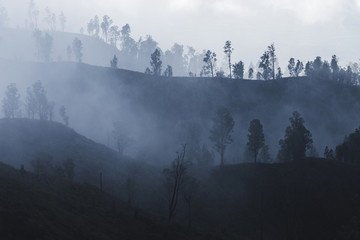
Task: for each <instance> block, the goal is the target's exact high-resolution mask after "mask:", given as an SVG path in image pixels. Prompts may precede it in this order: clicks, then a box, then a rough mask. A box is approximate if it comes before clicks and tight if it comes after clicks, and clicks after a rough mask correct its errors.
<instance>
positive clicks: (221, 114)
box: [209, 107, 235, 166]
mask: <svg viewBox="0 0 360 240" xmlns="http://www.w3.org/2000/svg"><path fill="white" fill-rule="evenodd" d="M234 125H235V122H234V119H233V117H232V116H231V114H230V112H229V110H228V109H227V108H225V107H219V108H218V110H217V111H216V115H215V117H214V118H213V127H212V129H211V130H210V137H209V138H210V140H211V141H212V142H214V147H215V149H216V151H217V152H219V153H220V165H221V166H223V165H224V153H225V150H226V145H228V144H231V143H232V142H233V139H232V137H231V133H232V132H233V128H234Z"/></svg>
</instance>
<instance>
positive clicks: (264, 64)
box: [259, 51, 272, 80]
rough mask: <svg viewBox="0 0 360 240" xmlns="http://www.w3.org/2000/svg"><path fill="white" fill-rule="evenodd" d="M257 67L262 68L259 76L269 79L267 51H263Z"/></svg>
mask: <svg viewBox="0 0 360 240" xmlns="http://www.w3.org/2000/svg"><path fill="white" fill-rule="evenodd" d="M259 68H260V69H262V73H261V76H262V78H263V79H264V80H269V79H270V78H271V75H272V72H271V62H270V55H269V52H267V51H266V52H264V53H263V55H262V56H261V58H260V63H259Z"/></svg>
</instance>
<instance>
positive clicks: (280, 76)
mask: <svg viewBox="0 0 360 240" xmlns="http://www.w3.org/2000/svg"><path fill="white" fill-rule="evenodd" d="M282 77H283V73H282V71H281V67H278V70H277V73H276V79H281V78H282Z"/></svg>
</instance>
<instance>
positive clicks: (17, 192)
mask: <svg viewBox="0 0 360 240" xmlns="http://www.w3.org/2000/svg"><path fill="white" fill-rule="evenodd" d="M0 185H1V187H0V235H1V239H4V240H23V239H34V240H35V239H36V240H49V239H54V240H57V239H58V240H62V239H67V240H73V239H74V240H75V239H76V240H80V239H84V240H89V239H103V240H112V239H114V240H115V239H116V240H118V239H129V240H132V239H154V240H157V239H164V240H165V239H179V240H180V239H215V238H214V237H213V236H212V235H210V234H201V233H197V232H196V231H193V230H189V229H187V228H185V227H181V226H179V225H176V224H170V225H169V224H167V223H166V222H165V221H164V220H162V219H161V218H156V217H154V216H151V215H149V214H146V213H145V212H143V211H141V210H136V209H133V208H131V207H129V206H127V205H126V204H124V203H123V202H121V201H119V200H118V199H116V198H114V197H111V196H109V195H107V194H105V193H101V192H100V191H99V189H97V188H94V187H91V186H89V185H86V184H85V185H84V184H82V185H79V184H75V183H70V182H68V181H65V180H63V179H49V178H47V177H45V176H36V175H33V174H31V173H29V172H20V171H18V170H15V169H14V168H12V167H9V166H7V165H5V164H2V163H0ZM217 239H220V238H217Z"/></svg>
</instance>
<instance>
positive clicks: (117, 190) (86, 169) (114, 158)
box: [0, 119, 161, 205]
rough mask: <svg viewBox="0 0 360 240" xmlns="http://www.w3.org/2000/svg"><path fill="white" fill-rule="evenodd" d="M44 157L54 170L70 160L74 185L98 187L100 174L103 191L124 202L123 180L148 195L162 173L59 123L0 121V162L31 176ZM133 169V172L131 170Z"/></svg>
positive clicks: (26, 120)
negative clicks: (36, 162) (134, 181)
mask: <svg viewBox="0 0 360 240" xmlns="http://www.w3.org/2000/svg"><path fill="white" fill-rule="evenodd" d="M43 153H45V154H47V155H50V157H51V158H52V159H51V160H50V161H51V164H52V165H53V166H54V167H56V166H57V165H58V166H62V162H63V161H64V160H66V159H68V158H71V159H73V160H74V163H75V169H74V170H75V176H74V180H75V181H76V182H81V183H82V182H86V183H88V184H91V185H93V186H97V187H99V177H100V173H102V175H103V179H102V181H103V188H104V191H105V192H108V193H111V194H113V195H115V196H121V197H122V198H123V199H127V195H126V189H125V188H124V187H123V186H124V183H125V182H126V179H128V178H129V177H132V178H136V179H137V181H138V182H139V185H141V186H139V187H138V189H139V191H140V192H141V193H144V194H148V193H150V192H153V191H154V188H155V187H157V185H156V184H154V183H155V182H156V181H158V180H157V179H158V177H159V175H160V173H161V171H160V170H159V169H157V168H154V167H151V166H149V165H146V164H142V163H139V162H135V161H134V160H133V159H130V158H126V157H119V156H118V153H117V152H115V151H114V150H112V149H109V148H107V147H106V146H104V145H102V144H98V143H96V142H94V141H92V140H90V139H88V138H86V137H84V136H81V135H79V134H77V133H76V132H75V131H74V130H73V129H71V128H68V127H66V126H65V125H63V124H60V123H56V122H50V121H40V120H30V119H1V120H0V156H1V159H0V161H2V162H4V163H7V164H9V165H11V166H14V167H16V168H17V169H20V167H21V165H24V166H25V169H26V170H28V171H32V172H34V166H33V164H32V161H33V160H35V159H38V158H39V154H43ZM135 167H136V170H133V169H134V168H135ZM137 176H141V178H140V177H137ZM143 202H145V200H144V201H142V200H139V201H138V202H137V203H138V204H139V205H143Z"/></svg>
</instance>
